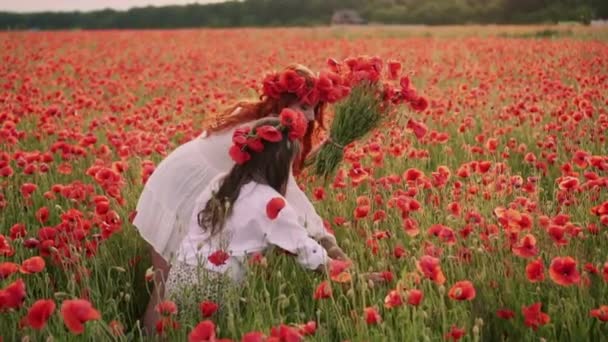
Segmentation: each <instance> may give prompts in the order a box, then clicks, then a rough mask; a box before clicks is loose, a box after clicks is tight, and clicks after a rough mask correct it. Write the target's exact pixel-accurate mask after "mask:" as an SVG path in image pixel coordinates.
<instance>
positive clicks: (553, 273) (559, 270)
mask: <svg viewBox="0 0 608 342" xmlns="http://www.w3.org/2000/svg"><path fill="white" fill-rule="evenodd" d="M549 276H550V277H551V280H553V281H554V282H555V283H557V284H559V285H562V286H569V285H573V284H576V283H578V282H579V280H580V274H579V273H578V271H577V270H576V260H574V259H573V258H571V257H556V258H553V260H552V261H551V266H550V267H549Z"/></svg>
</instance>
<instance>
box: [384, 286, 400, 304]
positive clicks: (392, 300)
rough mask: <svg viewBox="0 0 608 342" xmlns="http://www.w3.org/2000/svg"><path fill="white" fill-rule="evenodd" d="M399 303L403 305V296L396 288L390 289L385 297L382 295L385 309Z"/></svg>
mask: <svg viewBox="0 0 608 342" xmlns="http://www.w3.org/2000/svg"><path fill="white" fill-rule="evenodd" d="M401 305H403V297H402V296H401V293H399V291H397V290H391V291H390V292H389V293H388V294H387V295H386V297H384V307H385V308H387V309H392V308H394V307H398V306H401Z"/></svg>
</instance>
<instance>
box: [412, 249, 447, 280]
mask: <svg viewBox="0 0 608 342" xmlns="http://www.w3.org/2000/svg"><path fill="white" fill-rule="evenodd" d="M416 267H417V268H418V271H420V272H421V273H422V274H423V275H424V276H425V277H427V278H429V279H431V280H432V281H434V282H435V283H437V284H439V285H441V284H443V283H445V276H444V275H443V271H442V270H441V266H440V265H439V259H437V258H434V257H432V256H429V255H424V256H422V257H421V258H420V260H418V261H417V262H416Z"/></svg>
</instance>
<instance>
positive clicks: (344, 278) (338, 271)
mask: <svg viewBox="0 0 608 342" xmlns="http://www.w3.org/2000/svg"><path fill="white" fill-rule="evenodd" d="M350 264H351V263H350V262H349V261H342V260H334V259H331V260H330V262H329V277H330V279H331V280H332V281H335V282H338V283H347V282H350V280H351V276H350V274H349V273H348V272H346V270H347V269H348V267H349V266H350Z"/></svg>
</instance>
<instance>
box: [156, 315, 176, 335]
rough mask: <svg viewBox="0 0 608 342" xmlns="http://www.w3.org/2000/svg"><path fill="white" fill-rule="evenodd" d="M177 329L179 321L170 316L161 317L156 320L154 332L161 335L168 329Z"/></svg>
mask: <svg viewBox="0 0 608 342" xmlns="http://www.w3.org/2000/svg"><path fill="white" fill-rule="evenodd" d="M177 329H179V323H178V322H177V321H176V320H174V319H173V317H171V316H167V317H162V318H161V319H159V320H158V322H156V332H157V333H158V334H159V335H162V334H164V333H165V332H167V331H169V330H177Z"/></svg>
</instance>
